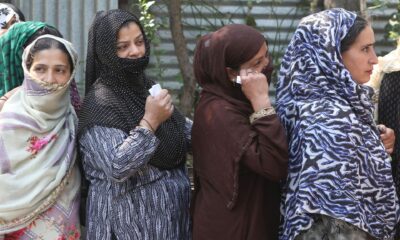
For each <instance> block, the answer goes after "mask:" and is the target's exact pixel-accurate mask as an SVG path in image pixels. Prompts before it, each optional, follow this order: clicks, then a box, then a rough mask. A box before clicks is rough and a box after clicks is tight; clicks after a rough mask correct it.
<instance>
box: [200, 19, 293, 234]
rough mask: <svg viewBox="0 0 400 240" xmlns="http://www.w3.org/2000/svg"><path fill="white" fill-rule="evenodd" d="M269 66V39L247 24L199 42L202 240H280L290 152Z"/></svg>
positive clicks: (236, 25)
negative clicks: (277, 111) (282, 182)
mask: <svg viewBox="0 0 400 240" xmlns="http://www.w3.org/2000/svg"><path fill="white" fill-rule="evenodd" d="M268 63H269V58H268V44H267V42H266V41H265V38H264V36H263V35H262V34H261V33H259V32H258V31H257V30H255V29H254V28H252V27H249V26H246V25H241V24H233V25H228V26H225V27H222V28H221V29H219V30H217V31H216V32H213V33H210V34H207V35H205V36H203V37H201V39H200V40H199V41H198V43H197V46H196V51H195V57H194V64H193V66H194V72H195V76H196V80H197V82H198V83H199V85H200V86H201V87H202V92H201V97H200V100H199V103H198V106H197V107H196V111H195V115H194V123H193V130H192V142H193V164H194V171H195V196H194V205H193V206H192V207H193V239H195V240H196V239H231V240H233V239H264V240H269V239H270V240H274V239H277V238H278V226H279V202H280V186H279V181H280V180H282V179H284V178H285V177H286V171H287V159H288V156H287V151H288V150H287V142H286V136H285V133H284V128H283V126H282V125H281V123H280V121H279V119H278V117H277V115H276V114H275V110H274V108H273V107H272V106H271V101H270V98H269V95H268V83H267V79H266V77H265V75H264V74H262V73H261V72H262V71H263V70H264V69H265V68H266V67H267V65H268ZM238 76H240V78H241V84H239V83H237V82H236V81H237V78H238Z"/></svg>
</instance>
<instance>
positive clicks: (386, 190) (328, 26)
mask: <svg viewBox="0 0 400 240" xmlns="http://www.w3.org/2000/svg"><path fill="white" fill-rule="evenodd" d="M355 18H356V15H355V14H353V13H351V12H348V11H346V10H343V9H331V10H326V11H323V12H320V13H316V14H313V15H310V16H308V17H305V18H303V19H302V21H301V22H300V24H299V26H298V28H297V30H296V32H295V34H294V36H293V38H292V40H291V42H290V44H289V47H288V49H287V51H286V53H285V55H284V57H283V61H282V65H281V69H280V72H279V80H278V87H277V111H278V115H279V116H280V118H281V120H282V123H283V124H284V126H285V128H286V130H287V135H288V136H289V144H290V145H289V149H290V153H289V157H290V159H289V175H288V179H287V182H286V185H285V195H284V197H283V204H282V214H283V216H284V221H283V226H282V231H281V235H280V239H285V240H286V239H294V238H295V237H296V236H297V235H298V234H299V233H300V232H301V231H303V230H306V229H308V228H310V227H311V225H312V224H313V214H323V215H328V216H331V217H333V218H337V219H341V220H344V221H346V222H348V223H351V224H353V225H355V226H357V227H358V228H360V229H362V230H364V231H366V232H368V233H369V234H371V235H372V236H374V237H376V238H378V239H390V238H391V237H392V236H393V234H394V230H393V229H394V226H395V224H396V223H397V222H398V219H399V205H398V204H399V202H398V199H397V196H396V192H395V188H394V184H393V179H392V173H391V166H390V158H389V156H388V154H387V153H386V152H385V148H384V146H383V144H382V142H381V140H380V137H379V132H378V130H377V128H376V126H375V124H374V121H373V115H372V112H373V105H372V103H371V102H370V93H371V91H370V88H369V87H366V86H362V85H358V84H357V83H356V82H355V81H354V80H353V79H352V78H351V75H350V72H349V71H348V70H347V69H346V68H345V67H344V65H343V61H342V56H341V54H340V42H341V40H342V39H343V38H344V37H345V36H346V34H347V33H348V31H349V28H350V27H351V26H352V25H353V23H354V20H355Z"/></svg>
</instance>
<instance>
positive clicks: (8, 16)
mask: <svg viewBox="0 0 400 240" xmlns="http://www.w3.org/2000/svg"><path fill="white" fill-rule="evenodd" d="M20 21H25V16H24V14H23V13H22V12H21V11H20V10H19V9H18V8H17V7H15V6H14V5H12V4H9V3H0V36H1V35H3V34H4V33H6V32H7V30H8V29H9V28H10V27H11V26H12V25H13V24H14V23H17V22H20Z"/></svg>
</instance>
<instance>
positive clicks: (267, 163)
mask: <svg viewBox="0 0 400 240" xmlns="http://www.w3.org/2000/svg"><path fill="white" fill-rule="evenodd" d="M250 127H251V128H253V129H252V131H254V132H255V137H254V138H253V139H252V142H251V143H250V146H249V147H248V149H247V151H246V152H245V153H244V155H243V157H242V159H241V163H242V164H243V165H245V166H246V167H248V168H249V169H250V170H252V171H254V172H256V173H258V174H260V175H262V176H265V177H266V178H268V179H270V180H273V181H279V180H282V179H284V178H286V175H287V168H288V160H289V157H288V144H287V139H286V135H285V130H284V128H283V126H282V124H281V122H280V121H279V118H278V117H277V115H276V114H273V115H269V116H265V117H262V118H259V119H257V120H256V121H255V122H254V123H253V124H252V125H251V126H250Z"/></svg>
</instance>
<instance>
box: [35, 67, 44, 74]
mask: <svg viewBox="0 0 400 240" xmlns="http://www.w3.org/2000/svg"><path fill="white" fill-rule="evenodd" d="M33 71H35V72H37V73H43V72H44V68H42V67H36V68H34V69H33Z"/></svg>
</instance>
